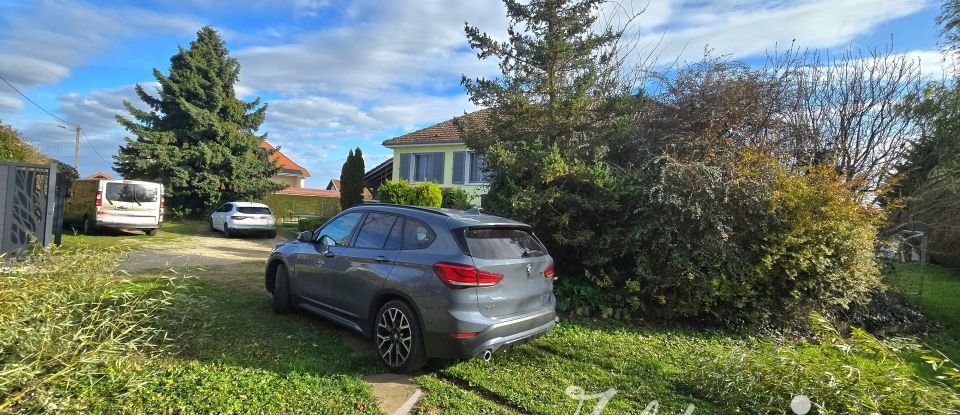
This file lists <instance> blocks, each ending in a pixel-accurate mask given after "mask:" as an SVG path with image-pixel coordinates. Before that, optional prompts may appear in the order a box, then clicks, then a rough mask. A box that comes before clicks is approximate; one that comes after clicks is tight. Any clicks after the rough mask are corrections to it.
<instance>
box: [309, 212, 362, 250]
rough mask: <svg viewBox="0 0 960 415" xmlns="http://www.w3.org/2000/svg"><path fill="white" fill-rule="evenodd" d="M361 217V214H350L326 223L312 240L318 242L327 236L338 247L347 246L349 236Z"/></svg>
mask: <svg viewBox="0 0 960 415" xmlns="http://www.w3.org/2000/svg"><path fill="white" fill-rule="evenodd" d="M361 217H363V212H352V213H348V214H346V215H343V216H341V217H339V218H336V219H334V220H332V221H330V222H327V224H326V225H324V226H323V227H322V228H320V230H319V231H318V232H317V234H316V235H315V238H314V240H319V239H320V238H321V237H323V236H329V237H330V238H331V239H333V240H334V241H335V242H336V243H337V245H338V246H341V245H347V244H348V243H349V242H350V235H351V234H353V228H355V227H356V226H357V222H359V221H360V218H361Z"/></svg>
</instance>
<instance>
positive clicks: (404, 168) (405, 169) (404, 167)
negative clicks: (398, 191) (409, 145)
mask: <svg viewBox="0 0 960 415" xmlns="http://www.w3.org/2000/svg"><path fill="white" fill-rule="evenodd" d="M399 179H402V180H406V181H408V182H409V181H410V153H400V177H399Z"/></svg>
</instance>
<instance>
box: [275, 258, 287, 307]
mask: <svg viewBox="0 0 960 415" xmlns="http://www.w3.org/2000/svg"><path fill="white" fill-rule="evenodd" d="M273 277H274V278H273V312H274V313H277V314H284V313H287V312H289V311H290V280H289V279H288V277H287V267H285V266H283V265H282V264H281V265H277V270H276V271H275V274H273Z"/></svg>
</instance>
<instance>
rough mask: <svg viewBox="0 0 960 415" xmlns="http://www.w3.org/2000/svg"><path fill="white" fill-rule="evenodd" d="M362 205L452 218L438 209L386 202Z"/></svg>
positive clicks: (365, 202)
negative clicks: (408, 210)
mask: <svg viewBox="0 0 960 415" xmlns="http://www.w3.org/2000/svg"><path fill="white" fill-rule="evenodd" d="M361 205H363V206H390V207H398V208H404V209H413V210H419V211H421V212H429V213H435V214H437V215H441V216H448V217H449V216H450V215H448V214H446V213H444V212H442V211H440V210H437V209H436V208H428V207H423V206H411V205H399V204H396V203H385V202H380V201H363V203H361Z"/></svg>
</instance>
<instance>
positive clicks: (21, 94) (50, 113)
mask: <svg viewBox="0 0 960 415" xmlns="http://www.w3.org/2000/svg"><path fill="white" fill-rule="evenodd" d="M0 80H3V82H4V83H6V84H7V85H8V86H10V88H13V90H14V91H17V93H18V94H20V96H21V97H23V99H25V100H27V101H30V103H31V104H33V105H34V106H35V107H37V108H40V111H43V112H45V113H47V115H49V116H51V117H53V118H56V119H57V120H59V121H60V122H62V123H66V124H74V123H72V122H70V121H67V120H65V119H63V118H60V117H58V116H56V115H53V113H52V112H50V111H47V109H46V108H44V107H42V106H40V104H37V103H36V101H34V100H32V99H30V97H28V96H26V95H24V94H23V92H20V90H19V89H17V87H15V86H13V84H11V83H10V81H8V80H7V78H4V77H3V75H0ZM74 125H76V124H74Z"/></svg>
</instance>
